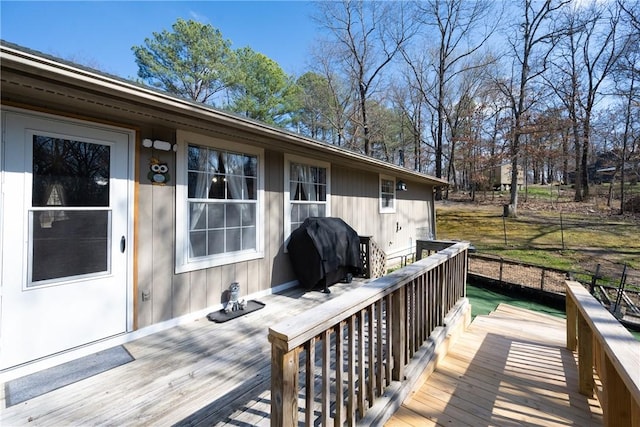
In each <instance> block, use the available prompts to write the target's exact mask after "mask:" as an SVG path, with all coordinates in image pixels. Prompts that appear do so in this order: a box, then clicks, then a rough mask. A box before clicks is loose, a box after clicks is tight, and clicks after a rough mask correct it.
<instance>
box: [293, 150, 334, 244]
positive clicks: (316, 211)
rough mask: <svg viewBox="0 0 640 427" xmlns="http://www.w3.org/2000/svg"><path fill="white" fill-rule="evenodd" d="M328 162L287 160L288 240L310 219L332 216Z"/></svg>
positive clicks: (295, 158)
mask: <svg viewBox="0 0 640 427" xmlns="http://www.w3.org/2000/svg"><path fill="white" fill-rule="evenodd" d="M330 173H331V169H330V166H329V164H328V163H325V162H319V161H315V160H308V159H303V158H300V157H294V156H286V157H285V189H284V192H285V197H284V198H285V206H284V212H285V240H286V239H288V238H289V235H290V234H291V232H292V231H293V230H295V229H296V228H298V227H299V226H300V225H301V224H302V223H303V222H304V220H305V219H307V218H309V217H326V216H329V215H330V208H329V207H330V193H331V191H330Z"/></svg>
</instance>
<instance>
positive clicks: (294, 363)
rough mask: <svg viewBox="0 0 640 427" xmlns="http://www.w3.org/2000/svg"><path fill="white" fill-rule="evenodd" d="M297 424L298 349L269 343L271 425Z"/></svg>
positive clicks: (274, 341)
mask: <svg viewBox="0 0 640 427" xmlns="http://www.w3.org/2000/svg"><path fill="white" fill-rule="evenodd" d="M297 424H298V351H297V350H292V351H288V352H287V351H285V350H284V349H282V348H281V347H280V346H279V345H278V343H277V342H276V340H273V341H272V343H271V427H284V426H294V425H297Z"/></svg>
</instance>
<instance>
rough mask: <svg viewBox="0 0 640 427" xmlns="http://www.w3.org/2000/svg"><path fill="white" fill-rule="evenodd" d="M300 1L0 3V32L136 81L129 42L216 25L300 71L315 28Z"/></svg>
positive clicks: (236, 41)
mask: <svg viewBox="0 0 640 427" xmlns="http://www.w3.org/2000/svg"><path fill="white" fill-rule="evenodd" d="M312 13H313V5H312V4H311V3H310V2H306V1H6V0H1V1H0V19H1V21H0V24H1V26H0V37H1V38H2V39H3V40H5V41H8V42H11V43H15V44H18V45H21V46H24V47H27V48H30V49H34V50H37V51H41V52H44V53H48V54H51V55H54V56H58V57H61V58H63V59H67V60H71V61H75V62H79V63H81V64H84V65H88V66H91V67H95V68H99V69H101V70H103V71H106V72H108V73H111V74H115V75H118V76H121V77H124V78H135V77H136V75H137V71H138V67H137V66H136V64H135V61H134V57H133V53H132V51H131V46H134V45H142V44H143V43H144V39H145V38H147V37H151V36H152V33H153V32H160V31H162V30H164V29H166V30H171V25H172V24H173V23H174V22H175V21H176V20H177V19H178V18H183V19H185V20H186V19H194V20H197V21H199V22H202V23H205V24H211V25H212V26H213V27H215V28H217V29H219V30H220V31H221V32H222V35H223V37H224V38H225V39H228V40H230V41H231V43H232V44H231V47H232V48H234V49H238V48H241V47H245V46H249V47H250V48H252V49H253V50H255V51H257V52H260V53H262V54H264V55H266V56H268V57H269V58H271V59H273V60H274V61H276V62H277V63H278V64H280V66H281V67H282V69H283V70H284V71H285V72H287V73H289V74H295V75H300V74H301V73H303V72H304V71H305V70H307V69H308V68H309V67H308V62H309V61H308V56H309V50H310V46H311V45H312V43H313V41H314V40H315V39H316V34H317V27H316V25H315V23H313V21H312V19H311V14H312Z"/></svg>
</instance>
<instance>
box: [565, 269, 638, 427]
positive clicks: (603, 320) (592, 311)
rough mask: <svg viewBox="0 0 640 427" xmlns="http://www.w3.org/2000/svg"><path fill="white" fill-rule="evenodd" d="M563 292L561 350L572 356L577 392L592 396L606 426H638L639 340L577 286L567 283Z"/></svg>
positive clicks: (579, 285)
mask: <svg viewBox="0 0 640 427" xmlns="http://www.w3.org/2000/svg"><path fill="white" fill-rule="evenodd" d="M566 290H567V292H566V294H567V299H566V304H567V348H568V349H570V350H572V351H576V350H577V352H578V374H579V388H580V393H582V394H584V395H586V396H590V397H591V396H593V395H594V393H595V394H596V396H597V397H598V400H599V401H600V405H601V406H602V412H603V415H604V423H605V425H606V426H615V427H618V426H630V427H631V426H640V342H639V341H637V340H635V339H634V337H633V336H632V335H631V333H630V332H629V331H627V330H626V329H625V328H624V327H623V326H622V325H621V324H620V323H619V322H618V321H617V320H616V318H615V317H614V316H613V315H612V314H611V313H609V311H608V310H607V309H606V308H604V307H603V306H602V305H601V304H600V302H598V300H596V299H595V298H594V297H593V296H592V295H591V294H589V292H588V291H587V289H586V288H585V287H584V286H582V285H581V284H580V283H578V282H574V281H567V282H566ZM594 371H595V373H596V374H597V378H598V380H599V381H598V382H597V381H596V378H595V375H594Z"/></svg>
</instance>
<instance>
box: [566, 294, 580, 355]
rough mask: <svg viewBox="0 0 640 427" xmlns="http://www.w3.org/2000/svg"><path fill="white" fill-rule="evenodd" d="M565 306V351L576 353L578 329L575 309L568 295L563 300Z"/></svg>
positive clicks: (574, 304) (573, 302)
mask: <svg viewBox="0 0 640 427" xmlns="http://www.w3.org/2000/svg"><path fill="white" fill-rule="evenodd" d="M565 306H566V311H567V349H568V350H571V351H576V348H577V347H578V338H577V337H576V331H577V328H578V319H577V308H576V303H575V301H573V299H572V298H571V295H570V294H569V293H567V296H566V298H565Z"/></svg>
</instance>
